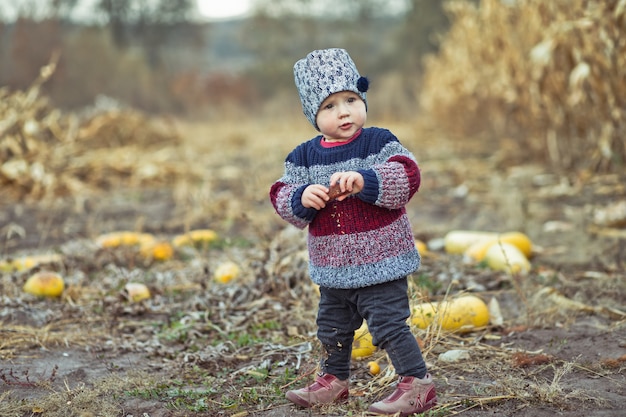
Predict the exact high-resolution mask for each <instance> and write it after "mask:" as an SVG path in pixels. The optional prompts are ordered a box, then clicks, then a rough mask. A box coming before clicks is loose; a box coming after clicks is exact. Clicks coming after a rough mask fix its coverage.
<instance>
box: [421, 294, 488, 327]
mask: <svg viewBox="0 0 626 417" xmlns="http://www.w3.org/2000/svg"><path fill="white" fill-rule="evenodd" d="M411 323H412V324H413V325H415V326H417V327H419V328H420V329H426V328H427V327H428V326H430V325H431V324H433V323H436V324H437V325H440V326H441V329H442V330H446V331H453V332H454V331H458V332H464V331H471V330H473V329H475V328H477V327H483V326H486V325H487V324H489V309H488V308H487V304H485V302H484V301H483V300H481V299H480V298H478V297H476V296H474V295H463V296H460V297H458V298H454V299H452V300H445V301H441V302H432V303H422V304H418V305H417V306H415V307H414V308H413V312H412V315H411Z"/></svg>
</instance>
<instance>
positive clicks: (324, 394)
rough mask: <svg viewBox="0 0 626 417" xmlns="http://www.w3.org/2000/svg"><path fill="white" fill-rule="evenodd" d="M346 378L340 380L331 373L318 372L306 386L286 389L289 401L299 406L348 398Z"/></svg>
mask: <svg viewBox="0 0 626 417" xmlns="http://www.w3.org/2000/svg"><path fill="white" fill-rule="evenodd" d="M348 395H349V392H348V380H345V381H340V380H339V379H337V377H335V376H334V375H331V374H324V373H320V374H318V375H317V377H316V378H315V382H314V383H313V384H311V385H309V386H308V387H304V388H301V389H297V390H291V391H287V394H286V397H287V399H288V400H289V401H291V402H292V403H294V404H297V405H299V406H301V407H306V408H309V407H312V406H314V405H321V404H332V403H336V402H345V401H347V400H348Z"/></svg>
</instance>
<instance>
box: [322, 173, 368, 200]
mask: <svg viewBox="0 0 626 417" xmlns="http://www.w3.org/2000/svg"><path fill="white" fill-rule="evenodd" d="M334 185H338V186H339V191H340V194H339V196H337V201H342V200H345V199H346V198H347V197H348V196H349V195H352V194H357V193H360V192H361V190H362V189H363V187H364V186H365V180H364V179H363V175H361V174H359V173H358V172H356V171H344V172H335V173H334V174H333V175H331V177H330V186H331V188H333V186H334Z"/></svg>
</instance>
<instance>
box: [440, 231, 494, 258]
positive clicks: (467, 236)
mask: <svg viewBox="0 0 626 417" xmlns="http://www.w3.org/2000/svg"><path fill="white" fill-rule="evenodd" d="M497 237H498V234H497V233H494V232H480V231H472V230H453V231H451V232H448V233H447V234H446V236H445V237H444V249H445V251H446V252H447V253H450V254H462V253H463V252H465V250H467V248H469V247H470V246H472V245H473V244H474V243H476V242H481V241H488V240H493V239H496V238H497Z"/></svg>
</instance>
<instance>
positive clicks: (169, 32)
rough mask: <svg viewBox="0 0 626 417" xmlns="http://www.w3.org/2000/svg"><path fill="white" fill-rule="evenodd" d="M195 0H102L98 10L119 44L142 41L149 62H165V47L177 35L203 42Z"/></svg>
mask: <svg viewBox="0 0 626 417" xmlns="http://www.w3.org/2000/svg"><path fill="white" fill-rule="evenodd" d="M194 7H195V2H194V0H99V1H98V3H97V11H99V12H100V13H101V14H103V15H104V20H105V22H106V23H107V27H108V28H109V30H110V32H111V36H112V38H113V41H114V43H115V45H116V46H118V47H120V48H122V49H124V48H127V47H128V46H130V45H131V44H139V46H141V47H142V48H143V50H144V51H145V54H146V57H147V59H148V62H149V64H150V65H151V66H152V67H155V68H158V67H161V66H162V65H163V63H164V62H163V57H162V51H163V48H165V47H166V46H168V45H171V44H172V42H174V41H175V40H177V39H181V38H184V39H185V41H186V42H187V44H188V45H191V46H194V47H200V46H202V45H203V43H204V39H205V37H204V33H203V29H202V27H201V26H199V25H195V24H191V23H190V19H191V13H192V11H193V10H194Z"/></svg>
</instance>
